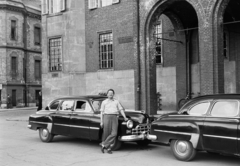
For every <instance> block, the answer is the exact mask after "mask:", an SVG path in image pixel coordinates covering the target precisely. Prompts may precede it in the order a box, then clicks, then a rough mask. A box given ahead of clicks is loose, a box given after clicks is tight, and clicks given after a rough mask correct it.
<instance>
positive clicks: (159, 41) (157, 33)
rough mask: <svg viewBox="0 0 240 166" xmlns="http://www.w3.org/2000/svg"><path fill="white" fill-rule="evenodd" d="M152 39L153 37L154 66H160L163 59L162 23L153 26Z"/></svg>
mask: <svg viewBox="0 0 240 166" xmlns="http://www.w3.org/2000/svg"><path fill="white" fill-rule="evenodd" d="M154 37H155V41H156V43H155V48H156V51H155V56H156V64H162V62H163V58H162V22H161V21H160V22H158V23H157V24H156V25H155V31H154Z"/></svg>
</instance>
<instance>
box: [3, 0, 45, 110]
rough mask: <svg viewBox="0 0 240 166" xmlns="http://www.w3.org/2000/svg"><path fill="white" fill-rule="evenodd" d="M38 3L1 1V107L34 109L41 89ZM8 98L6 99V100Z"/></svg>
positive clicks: (39, 15)
mask: <svg viewBox="0 0 240 166" xmlns="http://www.w3.org/2000/svg"><path fill="white" fill-rule="evenodd" d="M40 3H41V2H40V1H39V0H31V1H30V0H2V1H0V17H1V19H0V101H1V107H3V108H4V107H7V103H9V104H8V106H9V107H21V106H36V98H37V96H38V92H39V91H40V90H41V60H42V56H41V10H40ZM8 96H9V97H8Z"/></svg>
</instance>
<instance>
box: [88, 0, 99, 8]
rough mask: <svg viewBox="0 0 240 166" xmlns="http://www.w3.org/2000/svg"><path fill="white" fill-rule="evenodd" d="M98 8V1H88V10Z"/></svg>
mask: <svg viewBox="0 0 240 166" xmlns="http://www.w3.org/2000/svg"><path fill="white" fill-rule="evenodd" d="M97 6H98V0H88V8H89V9H95V8H97Z"/></svg>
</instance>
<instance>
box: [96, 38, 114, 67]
mask: <svg viewBox="0 0 240 166" xmlns="http://www.w3.org/2000/svg"><path fill="white" fill-rule="evenodd" d="M99 55H100V69H109V68H113V35H112V33H107V34H101V35H100V36H99Z"/></svg>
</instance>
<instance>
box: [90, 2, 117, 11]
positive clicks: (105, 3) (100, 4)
mask: <svg viewBox="0 0 240 166" xmlns="http://www.w3.org/2000/svg"><path fill="white" fill-rule="evenodd" d="M119 2H120V0H88V8H89V9H95V8H98V7H104V6H110V5H113V4H116V3H119Z"/></svg>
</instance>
